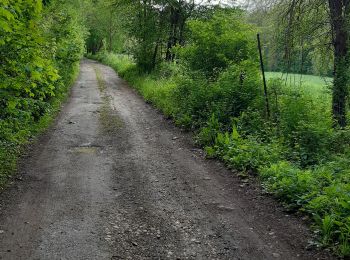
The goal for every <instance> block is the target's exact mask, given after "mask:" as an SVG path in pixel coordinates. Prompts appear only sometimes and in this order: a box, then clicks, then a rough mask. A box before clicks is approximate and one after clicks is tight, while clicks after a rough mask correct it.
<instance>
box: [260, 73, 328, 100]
mask: <svg viewBox="0 0 350 260" xmlns="http://www.w3.org/2000/svg"><path fill="white" fill-rule="evenodd" d="M266 78H267V79H268V80H269V79H273V78H279V79H282V80H283V81H284V82H285V83H286V86H288V87H289V88H291V89H299V90H301V91H302V92H305V93H308V94H311V95H317V96H319V95H328V94H329V91H330V86H331V84H332V78H329V77H319V76H312V75H302V74H285V73H282V72H266Z"/></svg>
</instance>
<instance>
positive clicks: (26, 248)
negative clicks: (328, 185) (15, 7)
mask: <svg viewBox="0 0 350 260" xmlns="http://www.w3.org/2000/svg"><path fill="white" fill-rule="evenodd" d="M256 187H257V186H256V185H255V184H250V185H245V184H244V183H243V182H242V181H241V180H240V179H239V178H238V177H235V175H234V174H232V173H231V172H230V171H228V170H226V169H225V167H223V166H222V164H221V163H219V162H217V161H214V160H211V161H210V160H205V159H204V158H203V155H202V154H201V151H200V150H198V149H194V146H193V145H192V144H191V136H190V134H186V133H183V132H181V131H180V130H179V129H178V128H176V127H174V126H173V124H172V123H171V122H170V121H169V120H166V119H164V118H163V116H162V115H161V114H160V113H159V112H157V111H156V110H155V109H153V108H152V107H151V106H150V105H148V104H146V103H145V102H144V101H143V100H142V99H141V98H140V97H139V96H138V95H137V94H136V93H135V92H134V91H133V90H132V89H131V88H129V87H128V86H127V85H126V83H125V82H124V81H122V80H121V79H120V78H118V76H117V75H116V73H115V72H114V71H113V70H112V69H111V68H109V67H106V66H104V65H101V64H98V63H96V62H93V61H90V60H84V61H83V62H82V65H81V73H80V76H79V79H78V80H77V82H76V84H75V86H74V88H73V90H72V94H71V98H70V100H69V101H68V103H67V104H66V105H65V107H64V108H63V110H62V111H61V114H60V116H59V118H58V119H57V121H56V123H55V125H54V126H53V127H52V128H51V129H50V130H49V131H48V133H46V134H45V135H44V136H42V137H41V138H40V140H38V142H37V143H36V144H35V145H33V147H32V148H31V149H30V151H29V152H28V155H27V156H26V157H25V158H23V160H22V163H21V165H20V166H19V175H18V177H17V180H16V181H14V183H13V185H11V187H10V188H8V189H7V191H5V192H3V193H2V194H1V196H0V199H1V213H0V230H1V231H0V259H331V257H330V256H328V255H326V254H325V253H324V252H318V251H315V250H313V249H311V250H306V249H305V248H306V247H307V245H308V240H310V239H311V235H310V232H309V231H308V230H307V228H306V227H305V226H304V225H303V224H301V221H300V220H298V219H297V218H296V217H293V216H288V214H287V213H285V212H283V210H282V209H281V208H280V207H278V206H277V204H276V203H275V202H274V201H273V200H272V199H270V198H268V197H267V196H264V195H262V193H261V191H260V189H259V188H256Z"/></svg>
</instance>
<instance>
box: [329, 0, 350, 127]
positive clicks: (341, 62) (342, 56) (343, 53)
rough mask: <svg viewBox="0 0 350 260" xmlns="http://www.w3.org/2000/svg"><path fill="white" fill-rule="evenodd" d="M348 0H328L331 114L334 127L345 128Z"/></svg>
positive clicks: (347, 75) (348, 80) (347, 81)
mask: <svg viewBox="0 0 350 260" xmlns="http://www.w3.org/2000/svg"><path fill="white" fill-rule="evenodd" d="M349 2H350V1H349V0H344V1H339V0H328V3H329V9H330V14H331V25H332V32H333V46H334V82H333V100H332V112H333V118H334V122H335V125H334V126H335V127H337V126H340V127H345V126H346V100H347V96H348V85H349V83H350V76H349V65H350V64H349V32H348V22H347V20H348V18H349V13H350V12H349V11H350V6H349Z"/></svg>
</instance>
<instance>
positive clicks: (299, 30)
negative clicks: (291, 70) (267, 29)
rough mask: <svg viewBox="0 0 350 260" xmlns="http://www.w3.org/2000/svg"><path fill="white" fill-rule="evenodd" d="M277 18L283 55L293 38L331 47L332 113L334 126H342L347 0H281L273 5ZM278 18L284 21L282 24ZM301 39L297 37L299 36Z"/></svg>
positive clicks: (349, 60) (348, 78)
mask: <svg viewBox="0 0 350 260" xmlns="http://www.w3.org/2000/svg"><path fill="white" fill-rule="evenodd" d="M275 9H276V10H282V11H278V12H277V13H278V14H279V15H278V21H279V23H280V25H281V26H282V27H285V30H284V32H285V37H284V39H285V41H284V45H285V58H286V59H289V55H290V53H291V51H292V49H293V48H294V47H295V46H293V44H294V43H295V38H297V36H301V37H302V38H304V39H308V40H310V39H317V41H319V42H320V44H319V46H322V47H324V46H326V45H327V42H328V44H329V45H330V46H331V47H332V49H333V56H334V57H333V58H334V59H333V60H334V63H333V76H334V82H333V88H332V113H333V118H334V126H335V127H341V128H342V127H345V126H346V124H347V122H346V103H347V98H348V86H349V84H350V75H349V72H350V71H349V66H350V56H349V55H350V53H349V44H350V42H349V29H350V28H349V19H350V0H328V1H324V0H288V1H285V0H283V1H282V0H280V1H279V3H277V5H275ZM281 21H284V22H282V23H281ZM299 39H300V38H299Z"/></svg>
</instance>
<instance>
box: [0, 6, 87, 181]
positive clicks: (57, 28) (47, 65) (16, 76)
mask: <svg viewBox="0 0 350 260" xmlns="http://www.w3.org/2000/svg"><path fill="white" fill-rule="evenodd" d="M69 6H70V2H69V1H51V3H50V4H49V5H47V6H45V7H43V6H42V1H41V0H23V1H16V0H4V1H2V2H1V4H0V61H1V62H0V186H1V184H2V183H3V182H4V181H5V180H6V176H8V175H9V174H10V173H11V172H12V171H13V169H14V167H15V161H16V158H17V156H18V154H19V147H20V145H21V144H23V143H24V142H26V140H27V139H28V138H29V137H30V136H31V135H33V134H34V133H35V132H37V131H39V130H40V129H41V128H43V127H44V126H45V125H47V123H48V121H49V119H50V116H49V115H50V114H52V113H53V112H54V111H55V110H57V108H58V103H59V100H62V98H63V96H64V95H65V94H66V93H67V86H68V85H69V84H71V81H72V78H73V77H74V75H76V72H77V64H78V62H79V60H80V58H81V57H82V54H83V52H84V37H85V29H84V27H83V25H82V24H81V23H80V22H79V19H78V14H77V13H74V11H73V10H72V8H70V7H69ZM5 158H6V159H5Z"/></svg>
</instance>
